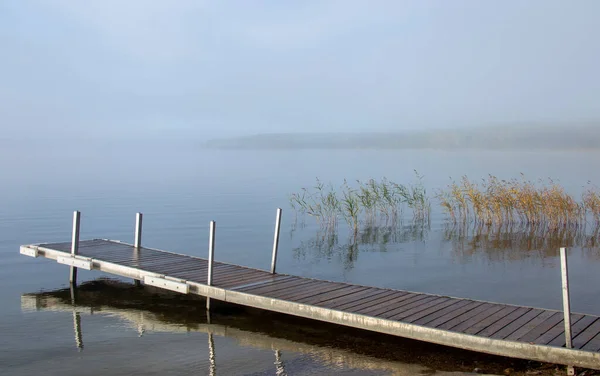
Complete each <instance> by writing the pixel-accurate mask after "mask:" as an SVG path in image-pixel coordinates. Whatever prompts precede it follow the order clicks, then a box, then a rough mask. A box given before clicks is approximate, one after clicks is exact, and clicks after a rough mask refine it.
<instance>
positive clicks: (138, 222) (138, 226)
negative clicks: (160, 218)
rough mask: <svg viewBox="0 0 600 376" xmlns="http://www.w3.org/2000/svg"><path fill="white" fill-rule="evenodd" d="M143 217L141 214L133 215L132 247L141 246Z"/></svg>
mask: <svg viewBox="0 0 600 376" xmlns="http://www.w3.org/2000/svg"><path fill="white" fill-rule="evenodd" d="M143 217H144V215H143V214H142V213H136V214H135V239H134V241H133V246H134V247H135V248H140V247H141V246H142V219H143Z"/></svg>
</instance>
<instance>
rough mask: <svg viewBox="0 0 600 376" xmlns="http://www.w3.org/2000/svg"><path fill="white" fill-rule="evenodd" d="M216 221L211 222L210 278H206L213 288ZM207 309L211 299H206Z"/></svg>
mask: <svg viewBox="0 0 600 376" xmlns="http://www.w3.org/2000/svg"><path fill="white" fill-rule="evenodd" d="M215 227H216V224H215V221H210V233H209V237H208V277H207V278H206V284H207V285H208V286H212V277H213V259H214V257H215ZM206 309H207V310H209V309H210V298H209V297H207V298H206Z"/></svg>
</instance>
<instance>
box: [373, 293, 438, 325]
mask: <svg viewBox="0 0 600 376" xmlns="http://www.w3.org/2000/svg"><path fill="white" fill-rule="evenodd" d="M447 300H448V298H443V297H439V296H428V297H427V298H425V299H421V300H418V301H416V302H414V303H410V304H406V305H403V306H401V307H398V308H395V309H392V310H390V311H387V312H384V313H382V314H380V315H379V316H377V317H381V318H384V319H390V320H394V318H393V317H398V319H400V318H402V317H404V316H402V315H404V314H406V315H407V316H409V315H412V314H413V313H416V312H420V311H421V310H424V309H427V308H429V307H431V305H432V304H433V305H435V304H439V303H442V302H445V301H447Z"/></svg>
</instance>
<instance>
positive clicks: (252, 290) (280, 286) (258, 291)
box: [239, 277, 314, 295]
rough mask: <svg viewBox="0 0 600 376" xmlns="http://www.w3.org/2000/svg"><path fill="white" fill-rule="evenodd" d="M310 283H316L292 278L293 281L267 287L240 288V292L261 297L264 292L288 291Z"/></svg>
mask: <svg viewBox="0 0 600 376" xmlns="http://www.w3.org/2000/svg"><path fill="white" fill-rule="evenodd" d="M309 282H314V281H311V280H303V279H302V278H298V277H295V278H292V279H291V280H288V281H277V282H274V283H270V284H268V285H266V286H250V287H244V288H240V289H239V291H241V292H246V293H248V294H253V295H260V294H262V293H264V292H267V291H277V290H280V289H286V288H289V287H290V286H299V285H304V284H307V283H309Z"/></svg>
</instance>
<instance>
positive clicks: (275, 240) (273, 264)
mask: <svg viewBox="0 0 600 376" xmlns="http://www.w3.org/2000/svg"><path fill="white" fill-rule="evenodd" d="M280 226H281V208H277V218H276V219H275V235H274V237H273V257H272V258H271V273H272V274H275V267H276V266H277V250H278V249H279V227H280Z"/></svg>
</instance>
